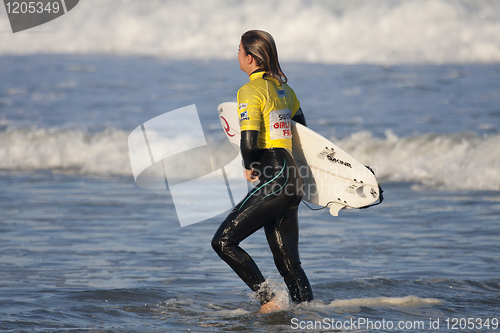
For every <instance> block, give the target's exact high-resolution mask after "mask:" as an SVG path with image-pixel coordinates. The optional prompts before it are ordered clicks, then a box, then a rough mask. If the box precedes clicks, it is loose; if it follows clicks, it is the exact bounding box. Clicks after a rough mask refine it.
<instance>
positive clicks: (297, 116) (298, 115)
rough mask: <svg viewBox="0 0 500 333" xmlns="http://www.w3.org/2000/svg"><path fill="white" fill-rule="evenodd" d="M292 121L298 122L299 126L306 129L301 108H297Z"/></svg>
mask: <svg viewBox="0 0 500 333" xmlns="http://www.w3.org/2000/svg"><path fill="white" fill-rule="evenodd" d="M292 120H294V121H296V122H298V123H299V124H301V125H304V126H305V127H307V124H306V117H304V113H303V112H302V109H301V108H299V109H298V110H297V112H296V113H295V115H294V116H293V118H292Z"/></svg>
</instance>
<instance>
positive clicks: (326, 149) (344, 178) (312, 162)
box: [218, 102, 380, 216]
mask: <svg viewBox="0 0 500 333" xmlns="http://www.w3.org/2000/svg"><path fill="white" fill-rule="evenodd" d="M237 108H238V104H237V103H235V102H228V103H222V104H221V105H219V107H218V111H219V119H220V121H221V124H222V128H223V129H224V132H225V133H226V136H227V138H228V139H229V141H230V142H231V143H233V144H235V145H237V146H239V145H240V139H241V135H240V123H239V119H238V109H237ZM292 138H293V144H292V152H293V157H294V159H295V162H296V163H297V166H298V167H299V171H300V175H301V176H302V179H303V181H304V197H303V199H304V200H305V201H307V202H310V203H313V204H316V205H319V206H326V207H329V208H330V213H331V214H332V215H333V216H338V212H339V210H341V209H342V208H362V207H365V206H368V205H370V204H372V203H374V202H375V201H377V200H379V196H380V193H379V186H378V182H377V179H376V178H375V175H374V174H373V173H372V172H371V171H370V170H369V169H368V168H367V167H366V166H364V165H363V164H362V163H360V162H359V161H357V160H356V159H355V158H354V157H352V156H351V155H349V154H348V153H346V152H345V151H343V150H342V149H340V148H339V147H338V146H337V145H335V144H334V143H333V142H331V141H330V140H328V139H326V138H324V137H323V136H321V135H319V134H318V133H316V132H314V131H313V130H311V129H309V128H307V127H305V126H302V125H301V124H298V123H296V122H295V121H292Z"/></svg>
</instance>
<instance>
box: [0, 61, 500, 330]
mask: <svg viewBox="0 0 500 333" xmlns="http://www.w3.org/2000/svg"><path fill="white" fill-rule="evenodd" d="M0 64H1V66H0V73H1V76H2V77H8V78H9V80H3V81H0V120H1V121H0V157H1V158H0V169H1V172H0V188H1V189H2V190H1V191H0V211H1V212H2V217H1V223H0V231H1V232H0V254H1V257H0V291H1V292H0V329H2V330H6V331H13V332H18V331H26V332H33V331H35V332H49V331H52V332H67V331H85V332H86V331H93V332H102V331H104V330H105V331H111V332H127V331H130V332H136V331H139V332H152V331H153V332H154V331H157V332H165V331H169V332H186V331H195V332H218V331H221V330H227V331H231V330H241V331H245V332H277V331H280V332H287V331H290V332H295V331H298V330H299V331H300V328H301V327H302V328H304V329H307V325H309V324H310V323H314V322H315V321H320V322H322V323H324V322H323V320H324V319H325V318H326V322H328V323H331V321H329V319H333V320H334V323H340V324H345V323H346V321H348V322H349V324H350V321H351V320H363V319H365V320H371V321H372V322H373V323H372V325H374V326H373V327H359V325H358V327H356V330H359V331H401V330H402V329H399V330H398V329H396V325H397V324H398V323H399V322H403V323H404V324H407V323H411V324H412V325H410V324H408V325H409V326H408V329H405V331H420V330H422V327H417V328H415V325H417V324H420V322H421V321H423V322H424V324H425V325H426V326H425V327H424V329H429V328H431V326H432V325H433V324H434V323H435V322H436V320H437V319H439V320H440V323H439V325H440V330H441V331H457V330H456V329H454V327H452V324H453V319H452V318H458V319H461V318H465V319H469V318H470V319H477V318H480V319H481V320H482V323H483V324H484V323H486V320H488V325H489V328H490V329H489V331H491V330H492V329H493V326H494V322H495V320H496V319H497V316H498V310H499V305H500V304H499V301H498V299H499V297H498V295H499V292H500V280H499V278H498V276H499V268H498V260H499V255H498V253H499V245H498V239H499V235H500V233H499V231H500V230H499V227H498V216H499V214H500V192H499V190H500V174H499V172H498V170H499V167H500V160H499V158H498V156H500V155H499V154H498V152H499V149H500V145H499V144H498V140H499V138H500V134H499V132H498V126H496V124H497V123H498V119H499V118H498V117H499V116H500V113H499V112H498V105H499V104H498V102H499V98H500V96H499V95H498V94H497V92H498V87H499V86H500V67H499V65H498V64H484V65H471V64H466V65H441V66H437V65H419V66H415V65H397V66H389V67H387V66H375V65H319V64H303V63H288V64H286V65H284V67H285V70H286V72H287V73H288V75H289V79H290V82H291V85H292V87H293V88H294V89H295V90H296V92H297V93H298V95H299V98H300V100H301V103H302V106H303V108H304V110H305V112H306V116H307V119H308V124H309V127H311V128H312V129H314V130H316V131H318V132H319V133H321V134H322V135H324V136H326V137H328V138H331V139H333V140H335V142H336V143H337V144H339V146H340V147H342V148H343V149H345V150H346V151H348V152H350V153H352V154H353V155H354V156H356V157H357V158H358V159H360V160H361V161H363V162H364V163H367V164H370V165H371V166H373V167H374V168H376V169H377V172H378V175H379V180H380V181H381V182H382V186H383V188H384V190H385V193H384V194H385V198H386V199H385V201H384V202H383V204H382V205H380V206H377V207H373V208H370V209H368V210H350V211H341V212H340V216H339V217H338V218H334V217H332V216H331V215H329V213H328V211H327V210H323V211H319V212H313V211H310V210H309V209H308V208H307V207H305V206H303V205H301V208H300V217H299V218H300V237H301V238H300V253H301V259H302V264H303V267H304V269H305V271H306V273H307V274H308V277H309V279H310V281H311V285H312V288H313V291H314V294H315V298H316V300H315V301H314V302H313V303H312V304H307V305H301V306H295V305H290V304H288V305H287V307H286V309H285V310H283V311H279V312H277V313H273V314H270V315H255V314H254V312H255V311H256V310H257V309H258V304H257V302H255V301H254V300H253V298H252V295H251V294H250V292H249V290H248V289H247V287H246V286H245V285H244V284H243V283H242V282H241V281H240V280H239V278H238V277H237V276H236V275H235V274H234V273H233V272H232V271H231V270H230V268H229V267H228V266H227V265H226V264H225V263H224V262H222V261H221V260H220V259H219V258H218V257H217V255H216V254H215V252H214V251H213V250H212V249H211V246H210V241H211V238H212V235H213V233H214V232H215V230H216V229H217V227H218V225H219V223H220V222H221V221H222V220H223V218H224V214H221V215H220V216H218V217H214V218H212V219H209V220H207V221H205V222H201V223H198V224H195V225H191V226H188V227H184V228H181V227H180V226H179V222H178V218H177V215H176V212H175V209H174V205H173V202H172V197H171V195H170V194H169V192H168V191H152V190H144V189H141V188H139V187H137V186H136V185H135V184H134V179H133V176H132V174H131V170H130V160H129V157H128V155H127V152H128V148H127V137H128V134H129V133H130V132H131V131H132V130H133V129H134V128H136V127H137V126H139V125H140V124H141V123H143V122H144V121H147V120H149V119H151V118H152V117H155V116H157V115H159V114H162V113H164V112H168V111H171V110H173V109H175V108H178V107H183V106H186V105H190V104H193V103H195V104H196V105H197V108H198V113H199V116H200V121H201V123H202V125H203V130H204V132H205V135H206V137H207V140H213V141H217V140H221V139H222V138H224V134H223V132H222V131H221V128H220V124H219V121H218V119H217V116H216V107H217V105H218V104H219V103H221V102H224V101H228V100H234V98H235V92H236V90H237V89H238V87H239V86H240V85H241V84H243V83H244V82H245V80H246V78H245V77H244V74H241V73H240V72H239V71H238V70H237V68H235V63H234V62H230V61H227V62H226V61H216V62H213V63H206V62H200V61H165V60H159V59H157V58H148V57H126V56H109V55H108V56H92V55H36V56H3V57H0ZM318 82H320V83H321V84H318ZM210 190H211V189H210V187H209V186H207V187H206V188H200V191H202V192H206V193H207V195H210ZM192 204H193V209H195V207H196V202H193V203H192ZM242 246H243V247H244V248H245V250H247V251H248V252H249V253H250V254H251V255H252V256H253V257H254V258H255V259H256V261H257V263H258V265H259V266H260V267H261V268H262V270H263V272H264V275H265V276H266V277H267V278H269V282H270V283H271V284H272V285H273V286H274V287H275V288H277V290H281V292H278V294H279V295H280V296H281V297H282V299H283V300H284V301H285V304H286V303H287V302H286V300H287V295H286V293H285V292H283V283H282V282H281V278H280V277H279V275H278V272H277V270H276V268H275V267H274V264H273V262H272V257H271V253H270V251H269V249H268V245H267V244H266V241H265V236H264V233H263V231H259V232H257V233H256V234H255V235H254V236H252V237H250V238H249V239H247V240H245V241H244V242H243V244H242ZM332 302H333V303H332ZM294 318H295V319H294ZM446 319H448V320H449V321H448V322H446ZM383 320H385V321H386V324H387V323H388V322H389V321H390V322H391V323H393V325H394V329H390V328H388V327H385V328H383V327H379V326H377V325H382V321H383ZM474 324H475V326H474V327H473V328H471V329H468V328H466V329H465V331H488V329H487V327H486V326H484V327H482V328H479V323H478V322H476V321H474ZM294 325H299V326H298V327H295V326H294ZM300 325H302V326H300ZM410 326H412V327H410ZM457 327H458V329H460V325H459V326H455V328H457ZM317 328H318V327H317ZM331 328H332V327H331V326H330V327H326V326H325V325H323V326H322V327H321V329H322V330H324V331H329V330H330V331H331ZM343 329H344V330H354V327H352V326H350V327H345V325H344V327H343Z"/></svg>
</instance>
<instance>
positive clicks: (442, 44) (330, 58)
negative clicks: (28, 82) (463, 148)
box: [0, 0, 500, 64]
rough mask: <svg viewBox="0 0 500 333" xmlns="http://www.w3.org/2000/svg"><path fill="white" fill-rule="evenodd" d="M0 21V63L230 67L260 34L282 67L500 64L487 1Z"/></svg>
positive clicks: (296, 2) (113, 7)
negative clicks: (94, 60) (88, 60)
mask: <svg viewBox="0 0 500 333" xmlns="http://www.w3.org/2000/svg"><path fill="white" fill-rule="evenodd" d="M0 22H2V25H1V30H3V31H4V32H5V33H3V34H0V45H2V47H1V49H0V54H34V53H70V54H82V53H84V54H88V53H98V54H119V55H150V56H157V57H162V58H167V59H233V58H235V57H236V52H237V48H238V42H239V37H240V36H241V34H242V33H243V32H244V31H246V30H249V29H263V30H267V31H269V32H270V33H272V34H273V35H274V37H275V38H276V40H277V41H278V47H279V51H280V55H281V58H282V60H287V61H304V62H321V63H349V64H352V63H377V64H380V63H382V64H394V63H457V62H458V63H466V62H498V61H500V2H498V1H487V0H480V1H478V0H381V1H369V0H357V1H353V0H340V1H329V0H293V1H289V0H286V1H285V0H279V1H265V0H256V1H251V2H249V1H234V0H214V1H195V0H188V1H177V0H150V1H132V0H108V1H100V0H85V1H80V3H79V4H78V6H77V7H75V8H74V9H73V10H72V11H70V12H68V13H67V14H66V15H64V16H63V17H60V18H59V19H57V20H54V21H51V22H49V23H46V24H44V25H41V26H39V27H35V28H33V29H29V30H27V31H25V32H20V33H16V34H11V33H7V32H8V31H9V30H10V27H9V25H8V18H7V16H6V14H5V13H4V12H3V11H0Z"/></svg>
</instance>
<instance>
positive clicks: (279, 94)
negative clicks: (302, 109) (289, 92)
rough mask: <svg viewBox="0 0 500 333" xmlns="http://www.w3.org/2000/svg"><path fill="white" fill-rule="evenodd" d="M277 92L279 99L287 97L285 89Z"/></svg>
mask: <svg viewBox="0 0 500 333" xmlns="http://www.w3.org/2000/svg"><path fill="white" fill-rule="evenodd" d="M276 92H277V93H278V97H280V98H281V97H286V91H285V89H279V90H276Z"/></svg>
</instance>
